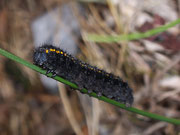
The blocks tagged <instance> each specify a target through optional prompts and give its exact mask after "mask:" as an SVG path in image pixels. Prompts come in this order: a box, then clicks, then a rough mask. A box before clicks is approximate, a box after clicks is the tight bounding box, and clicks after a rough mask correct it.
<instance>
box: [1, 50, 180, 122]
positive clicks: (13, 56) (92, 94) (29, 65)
mask: <svg viewBox="0 0 180 135" xmlns="http://www.w3.org/2000/svg"><path fill="white" fill-rule="evenodd" d="M0 54H1V55H3V56H5V57H7V58H9V59H11V60H13V61H16V62H18V63H20V64H23V65H24V66H26V67H29V68H31V69H32V70H35V71H37V72H39V73H41V74H44V75H46V71H45V70H42V69H41V68H39V67H37V66H35V65H33V64H31V63H29V62H27V61H25V60H23V59H21V58H19V57H18V56H15V55H13V54H11V53H9V52H7V51H5V50H3V49H1V48H0ZM47 76H48V77H51V76H52V74H51V73H50V74H48V75H47ZM53 79H55V80H57V81H59V82H62V83H64V84H66V85H69V86H70V87H72V88H74V89H78V87H77V85H76V84H73V83H71V82H69V81H67V80H65V79H63V78H61V77H59V76H56V77H54V78H53ZM81 92H82V93H84V94H88V92H87V90H86V89H83V90H81ZM88 95H89V96H92V97H94V98H97V99H99V100H102V101H104V102H107V103H110V104H112V105H115V106H117V107H120V108H122V109H125V110H127V111H130V112H133V113H136V114H139V115H143V116H146V117H149V118H152V119H155V120H160V121H165V122H168V123H172V124H176V125H180V120H178V119H173V118H168V117H164V116H161V115H158V114H154V113H150V112H145V111H142V110H139V109H137V108H133V107H126V106H125V105H124V104H121V103H119V102H116V101H114V100H112V99H109V98H106V97H104V96H101V97H98V96H97V95H96V94H95V93H90V94H88Z"/></svg>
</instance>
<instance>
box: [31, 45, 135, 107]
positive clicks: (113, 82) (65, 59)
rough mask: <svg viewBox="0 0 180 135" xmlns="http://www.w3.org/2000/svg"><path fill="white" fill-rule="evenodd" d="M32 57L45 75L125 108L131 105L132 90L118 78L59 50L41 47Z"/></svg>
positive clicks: (46, 46) (47, 46) (53, 47)
mask: <svg viewBox="0 0 180 135" xmlns="http://www.w3.org/2000/svg"><path fill="white" fill-rule="evenodd" d="M33 57H34V58H33V60H34V64H35V65H38V66H40V67H41V68H43V69H45V70H47V74H48V73H52V74H53V77H54V76H56V75H58V76H60V77H62V78H64V79H67V80H68V81H70V82H73V83H75V84H77V86H78V87H79V89H83V88H86V89H87V90H88V92H89V93H91V92H95V93H96V94H97V95H98V96H102V95H103V96H106V97H108V98H110V99H113V100H115V101H118V102H121V103H125V104H126V106H131V105H132V103H133V94H132V89H131V88H130V87H129V86H128V84H127V83H126V82H124V81H123V80H122V79H121V78H120V77H118V76H115V75H113V74H111V73H107V72H105V71H103V70H100V69H98V68H96V67H94V66H91V65H89V64H87V63H84V62H82V61H80V60H78V59H76V58H74V57H72V56H71V55H69V54H67V53H66V52H64V51H63V50H61V49H60V48H57V47H55V46H52V45H43V46H41V47H38V48H36V49H35V51H34V56H33Z"/></svg>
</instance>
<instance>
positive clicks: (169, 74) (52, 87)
mask: <svg viewBox="0 0 180 135" xmlns="http://www.w3.org/2000/svg"><path fill="white" fill-rule="evenodd" d="M178 17H180V0H156V1H154V0H146V1H144V0H133V1H132V0H74V1H67V0H1V1H0V47H1V48H3V49H6V50H8V51H9V52H11V53H13V54H15V55H17V56H19V57H21V58H23V59H25V60H27V61H29V62H31V63H32V55H33V50H34V48H35V47H38V46H41V45H43V44H44V43H49V44H53V45H56V46H58V47H61V48H63V49H64V50H66V51H67V52H69V53H70V54H72V55H74V56H76V57H77V58H79V59H81V60H83V61H85V62H88V63H90V64H91V65H94V66H97V67H99V68H101V69H104V70H105V71H107V72H112V73H114V74H115V75H118V76H120V77H121V78H123V79H124V80H126V81H128V83H129V85H130V86H131V87H132V88H133V91H134V99H135V100H134V104H133V107H136V108H139V109H142V110H145V111H149V112H153V113H157V114H160V115H164V116H167V117H174V118H180V27H179V26H175V27H173V28H171V29H169V30H167V31H166V32H163V33H161V34H158V35H156V36H153V37H150V38H146V39H141V40H137V41H126V42H125V41H124V42H120V43H111V44H109V43H95V42H90V41H86V40H84V39H85V38H86V36H87V34H88V33H96V34H107V35H114V34H119V35H121V34H128V33H133V32H137V31H139V32H145V31H147V30H150V29H152V28H155V27H158V26H161V25H164V24H166V23H169V22H171V21H173V20H176V19H178ZM58 90H59V91H58ZM75 134H77V135H120V134H122V135H139V134H142V135H175V134H176V135H180V127H178V126H174V125H172V124H168V123H165V122H160V121H156V120H152V119H149V118H147V117H143V116H139V115H136V114H133V113H131V112H127V111H125V110H122V109H120V108H117V107H115V106H113V105H110V104H108V103H105V102H102V101H98V100H97V99H94V98H90V97H88V96H87V95H84V94H81V93H79V92H77V91H74V90H71V89H70V88H69V87H67V86H64V85H62V84H60V83H59V84H57V82H56V81H53V80H52V79H49V78H47V77H45V76H42V75H40V74H38V73H36V72H35V71H33V70H31V69H29V68H27V67H25V66H23V65H20V64H18V63H16V62H13V61H11V60H9V59H7V58H5V57H3V56H0V135H75Z"/></svg>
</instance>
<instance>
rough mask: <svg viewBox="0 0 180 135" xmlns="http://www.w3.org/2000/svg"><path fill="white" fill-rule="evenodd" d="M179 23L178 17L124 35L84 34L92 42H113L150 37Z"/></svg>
mask: <svg viewBox="0 0 180 135" xmlns="http://www.w3.org/2000/svg"><path fill="white" fill-rule="evenodd" d="M179 23H180V19H177V20H176V21H173V22H171V23H169V24H166V25H163V26H160V27H157V28H155V29H151V30H149V31H147V32H144V33H140V32H139V33H138V32H137V33H132V34H125V35H97V34H86V36H85V40H87V41H93V42H102V43H113V42H120V41H127V40H138V39H142V38H147V37H151V36H153V35H156V34H159V33H161V32H164V31H166V30H167V29H169V28H171V27H173V26H175V25H177V24H179Z"/></svg>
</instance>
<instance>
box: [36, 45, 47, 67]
mask: <svg viewBox="0 0 180 135" xmlns="http://www.w3.org/2000/svg"><path fill="white" fill-rule="evenodd" d="M47 60H48V57H47V53H46V49H45V48H42V47H40V48H37V49H35V51H34V55H33V61H34V64H35V65H38V66H40V67H42V66H43V65H44V64H45V63H46V62H47Z"/></svg>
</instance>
